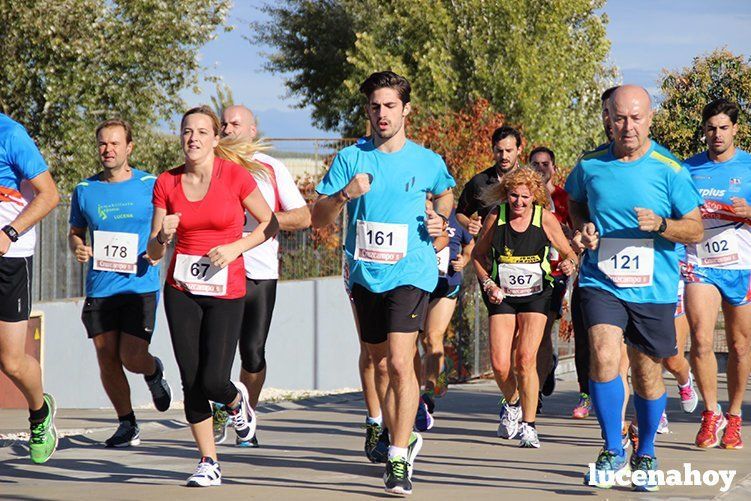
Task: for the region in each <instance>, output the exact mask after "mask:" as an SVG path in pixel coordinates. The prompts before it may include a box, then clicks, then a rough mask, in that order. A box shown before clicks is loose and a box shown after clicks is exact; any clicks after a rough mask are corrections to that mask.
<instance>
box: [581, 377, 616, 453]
mask: <svg viewBox="0 0 751 501" xmlns="http://www.w3.org/2000/svg"><path fill="white" fill-rule="evenodd" d="M589 391H590V396H591V397H592V406H593V407H594V408H595V412H596V413H597V421H598V422H599V423H600V429H601V430H602V432H603V435H604V436H605V449H606V450H609V451H611V452H615V453H616V454H618V455H619V456H622V455H623V443H622V442H621V410H622V408H623V380H622V379H621V376H620V375H618V376H616V377H615V379H613V380H611V381H608V382H606V383H598V382H596V381H592V380H591V379H590V380H589Z"/></svg>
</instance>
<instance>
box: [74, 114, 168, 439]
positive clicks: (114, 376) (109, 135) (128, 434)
mask: <svg viewBox="0 0 751 501" xmlns="http://www.w3.org/2000/svg"><path fill="white" fill-rule="evenodd" d="M96 140H97V146H98V148H99V162H100V164H101V166H102V170H101V171H100V172H98V173H97V174H95V175H94V176H91V177H90V178H88V179H86V180H84V181H81V182H80V183H78V185H77V186H76V188H75V189H74V190H73V198H72V200H71V204H70V231H69V233H68V246H69V247H70V250H71V252H72V253H73V254H75V256H76V260H77V261H78V262H79V263H89V267H88V272H87V273H86V300H85V302H84V306H83V312H82V313H81V320H82V321H83V324H84V327H86V332H87V333H88V336H89V339H91V340H92V341H93V342H94V348H95V349H96V355H97V361H98V362H99V376H100V378H101V379H102V386H104V391H105V392H106V393H107V396H108V397H109V399H110V402H112V406H113V407H114V408H115V412H116V413H117V419H118V421H119V423H120V424H119V426H118V428H117V430H116V431H115V434H114V435H112V436H111V437H110V438H108V439H107V440H106V441H105V445H106V446H107V447H128V446H130V445H138V444H140V443H141V434H140V428H139V427H138V423H137V422H136V415H135V413H134V412H133V405H132V403H131V401H130V385H129V384H128V379H127V378H126V377H125V372H124V371H123V368H125V369H127V370H129V371H130V372H133V373H135V374H142V375H143V376H144V379H145V381H146V384H147V385H148V387H149V391H150V392H151V397H152V399H153V400H154V407H156V408H157V410H159V411H161V412H164V411H166V410H167V409H169V406H170V402H171V401H172V390H171V388H170V386H169V384H167V381H166V379H164V365H163V364H162V361H161V360H159V359H158V358H157V357H154V356H152V355H151V354H150V353H149V343H150V342H151V336H152V334H153V333H154V324H155V322H156V305H157V301H158V292H159V285H160V284H159V268H158V267H157V266H154V265H152V263H151V262H149V257H148V255H146V245H147V244H148V241H149V234H150V232H151V226H150V224H151V219H152V216H153V213H154V206H153V205H152V204H151V194H152V192H153V190H154V181H155V180H156V176H153V175H151V174H149V173H148V172H143V171H140V170H138V169H134V168H132V167H131V166H130V164H129V162H128V157H129V156H130V154H131V152H132V151H133V138H132V136H131V128H130V124H129V123H128V122H126V121H124V120H119V119H112V120H107V121H104V122H102V123H101V124H99V126H97V128H96ZM87 229H88V232H87ZM87 233H88V237H89V242H91V245H86V236H87ZM154 264H156V263H154Z"/></svg>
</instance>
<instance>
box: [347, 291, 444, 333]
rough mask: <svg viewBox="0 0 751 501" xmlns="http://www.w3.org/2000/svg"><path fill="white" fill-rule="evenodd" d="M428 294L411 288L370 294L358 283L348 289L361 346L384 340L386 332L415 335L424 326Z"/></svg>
mask: <svg viewBox="0 0 751 501" xmlns="http://www.w3.org/2000/svg"><path fill="white" fill-rule="evenodd" d="M428 296H429V293H428V292H427V291H424V290H422V289H420V288H417V287H414V286H412V285H401V286H399V287H397V288H395V289H392V290H390V291H386V292H371V291H369V290H368V289H366V288H365V287H363V286H362V285H360V284H354V285H353V287H352V301H353V302H354V304H355V310H356V311H357V319H358V320H359V323H360V338H361V339H362V341H363V342H364V343H370V344H379V343H383V342H385V341H386V339H387V338H388V334H389V332H417V331H419V330H422V329H423V327H424V326H425V317H426V316H427V312H428Z"/></svg>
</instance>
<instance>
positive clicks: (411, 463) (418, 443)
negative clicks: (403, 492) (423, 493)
mask: <svg viewBox="0 0 751 501" xmlns="http://www.w3.org/2000/svg"><path fill="white" fill-rule="evenodd" d="M415 436H416V437H417V440H415V446H414V447H413V448H412V452H411V453H410V454H409V456H408V457H407V464H408V465H409V468H408V469H407V477H408V478H409V479H410V480H412V471H413V470H414V464H415V459H417V455H418V454H420V450H421V449H422V442H423V440H422V435H420V434H419V433H415ZM410 492H412V491H410Z"/></svg>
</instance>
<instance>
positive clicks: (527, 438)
mask: <svg viewBox="0 0 751 501" xmlns="http://www.w3.org/2000/svg"><path fill="white" fill-rule="evenodd" d="M535 438H536V437H535V429H534V428H532V427H531V426H529V425H527V424H523V425H522V430H521V439H522V441H524V442H533V441H534V440H535Z"/></svg>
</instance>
